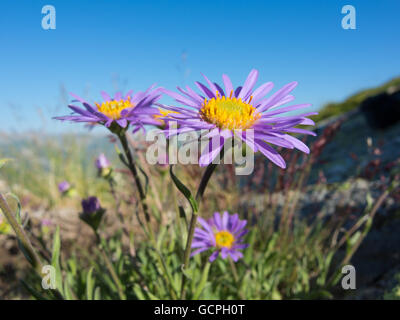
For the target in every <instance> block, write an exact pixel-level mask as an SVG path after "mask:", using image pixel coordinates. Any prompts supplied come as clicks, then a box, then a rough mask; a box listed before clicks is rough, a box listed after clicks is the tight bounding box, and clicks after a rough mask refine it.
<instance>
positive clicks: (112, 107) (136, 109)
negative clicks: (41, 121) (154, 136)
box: [54, 85, 162, 128]
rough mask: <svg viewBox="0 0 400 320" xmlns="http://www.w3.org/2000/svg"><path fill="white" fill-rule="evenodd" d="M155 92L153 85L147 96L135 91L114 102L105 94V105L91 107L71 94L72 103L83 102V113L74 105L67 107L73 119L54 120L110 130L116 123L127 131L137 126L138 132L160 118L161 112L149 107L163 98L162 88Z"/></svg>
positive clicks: (118, 94)
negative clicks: (96, 125)
mask: <svg viewBox="0 0 400 320" xmlns="http://www.w3.org/2000/svg"><path fill="white" fill-rule="evenodd" d="M153 88H154V85H153V86H151V87H150V88H149V89H147V90H146V91H145V92H137V93H135V94H133V91H132V90H131V91H129V92H128V93H127V94H125V95H122V93H121V92H117V93H116V94H115V95H114V98H112V97H111V96H110V95H109V94H108V93H106V92H104V91H102V92H101V95H102V97H103V99H104V101H103V102H100V103H94V104H90V103H89V102H87V101H86V100H84V99H82V98H81V97H79V96H77V95H75V94H73V93H71V95H72V96H73V97H74V98H75V100H74V101H73V102H80V103H81V104H82V105H83V107H84V109H83V108H81V107H78V106H76V105H72V104H71V105H69V106H68V107H69V108H70V109H71V110H72V111H73V114H72V115H68V116H62V117H55V118H54V119H56V120H62V121H64V120H66V121H72V122H85V123H88V124H90V125H93V124H96V123H99V124H102V125H105V126H106V127H107V128H109V127H110V126H111V125H112V124H113V123H117V125H118V126H119V127H121V128H126V127H127V126H128V125H130V124H133V125H137V126H138V127H139V128H140V127H143V125H145V124H153V123H155V121H154V119H153V115H154V114H158V111H157V110H156V109H154V108H150V106H152V105H153V104H154V103H155V102H156V101H157V100H158V99H160V97H161V95H162V93H161V91H160V88H157V89H154V90H153Z"/></svg>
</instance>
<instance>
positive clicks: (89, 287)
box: [86, 267, 94, 300]
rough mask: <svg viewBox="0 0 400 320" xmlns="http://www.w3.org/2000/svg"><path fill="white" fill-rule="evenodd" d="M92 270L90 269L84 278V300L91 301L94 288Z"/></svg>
mask: <svg viewBox="0 0 400 320" xmlns="http://www.w3.org/2000/svg"><path fill="white" fill-rule="evenodd" d="M93 268H94V267H91V268H90V270H89V272H88V274H87V276H86V299H87V300H93V288H94V280H93V277H92V274H93Z"/></svg>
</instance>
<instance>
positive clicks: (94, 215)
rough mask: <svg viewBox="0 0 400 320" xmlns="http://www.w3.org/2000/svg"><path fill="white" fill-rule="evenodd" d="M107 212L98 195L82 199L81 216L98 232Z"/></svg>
mask: <svg viewBox="0 0 400 320" xmlns="http://www.w3.org/2000/svg"><path fill="white" fill-rule="evenodd" d="M105 212H106V210H104V209H103V208H102V207H101V205H100V201H99V199H97V197H89V198H87V199H83V200H82V213H81V214H80V215H79V217H80V218H81V220H82V221H84V222H85V223H87V224H88V225H89V226H90V227H91V228H93V230H94V231H95V232H97V229H98V228H99V225H100V223H101V220H102V218H103V215H104V213H105Z"/></svg>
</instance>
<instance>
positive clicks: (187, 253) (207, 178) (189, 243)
mask: <svg viewBox="0 0 400 320" xmlns="http://www.w3.org/2000/svg"><path fill="white" fill-rule="evenodd" d="M216 168H217V164H214V163H210V164H209V165H208V167H207V169H206V171H205V172H204V175H203V177H202V178H201V181H200V185H199V187H198V189H197V193H196V201H197V202H198V203H199V202H200V200H201V199H202V198H203V194H204V191H205V190H206V187H207V184H208V182H209V181H210V178H211V176H212V174H213V173H214V171H215V169H216ZM197 215H198V213H197V212H196V211H193V212H192V218H191V219H190V225H189V232H188V237H187V241H186V249H185V254H184V258H183V269H184V270H185V269H186V268H187V266H188V265H189V260H190V250H191V248H192V242H193V237H194V230H195V228H196V223H197ZM185 283H186V275H185V273H184V272H183V273H182V285H181V299H182V300H183V299H185V293H186V292H185Z"/></svg>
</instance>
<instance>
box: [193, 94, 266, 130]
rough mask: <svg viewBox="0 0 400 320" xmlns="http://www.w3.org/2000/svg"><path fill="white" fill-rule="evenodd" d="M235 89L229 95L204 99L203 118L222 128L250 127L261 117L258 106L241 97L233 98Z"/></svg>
mask: <svg viewBox="0 0 400 320" xmlns="http://www.w3.org/2000/svg"><path fill="white" fill-rule="evenodd" d="M232 94H233V91H231V94H230V96H229V97H225V96H224V97H221V96H220V95H219V94H218V92H217V97H216V98H212V99H210V100H207V99H204V103H203V107H202V108H201V110H200V115H201V117H202V118H203V120H205V121H207V122H209V123H213V124H215V125H216V126H217V127H219V128H221V129H230V130H234V129H242V130H245V129H248V128H250V127H251V126H252V125H253V123H254V122H255V121H256V120H257V119H259V118H260V117H261V115H260V114H259V113H257V112H256V108H255V107H253V106H252V105H251V104H250V103H251V100H252V97H251V98H250V101H249V102H243V101H242V99H241V98H232Z"/></svg>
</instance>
